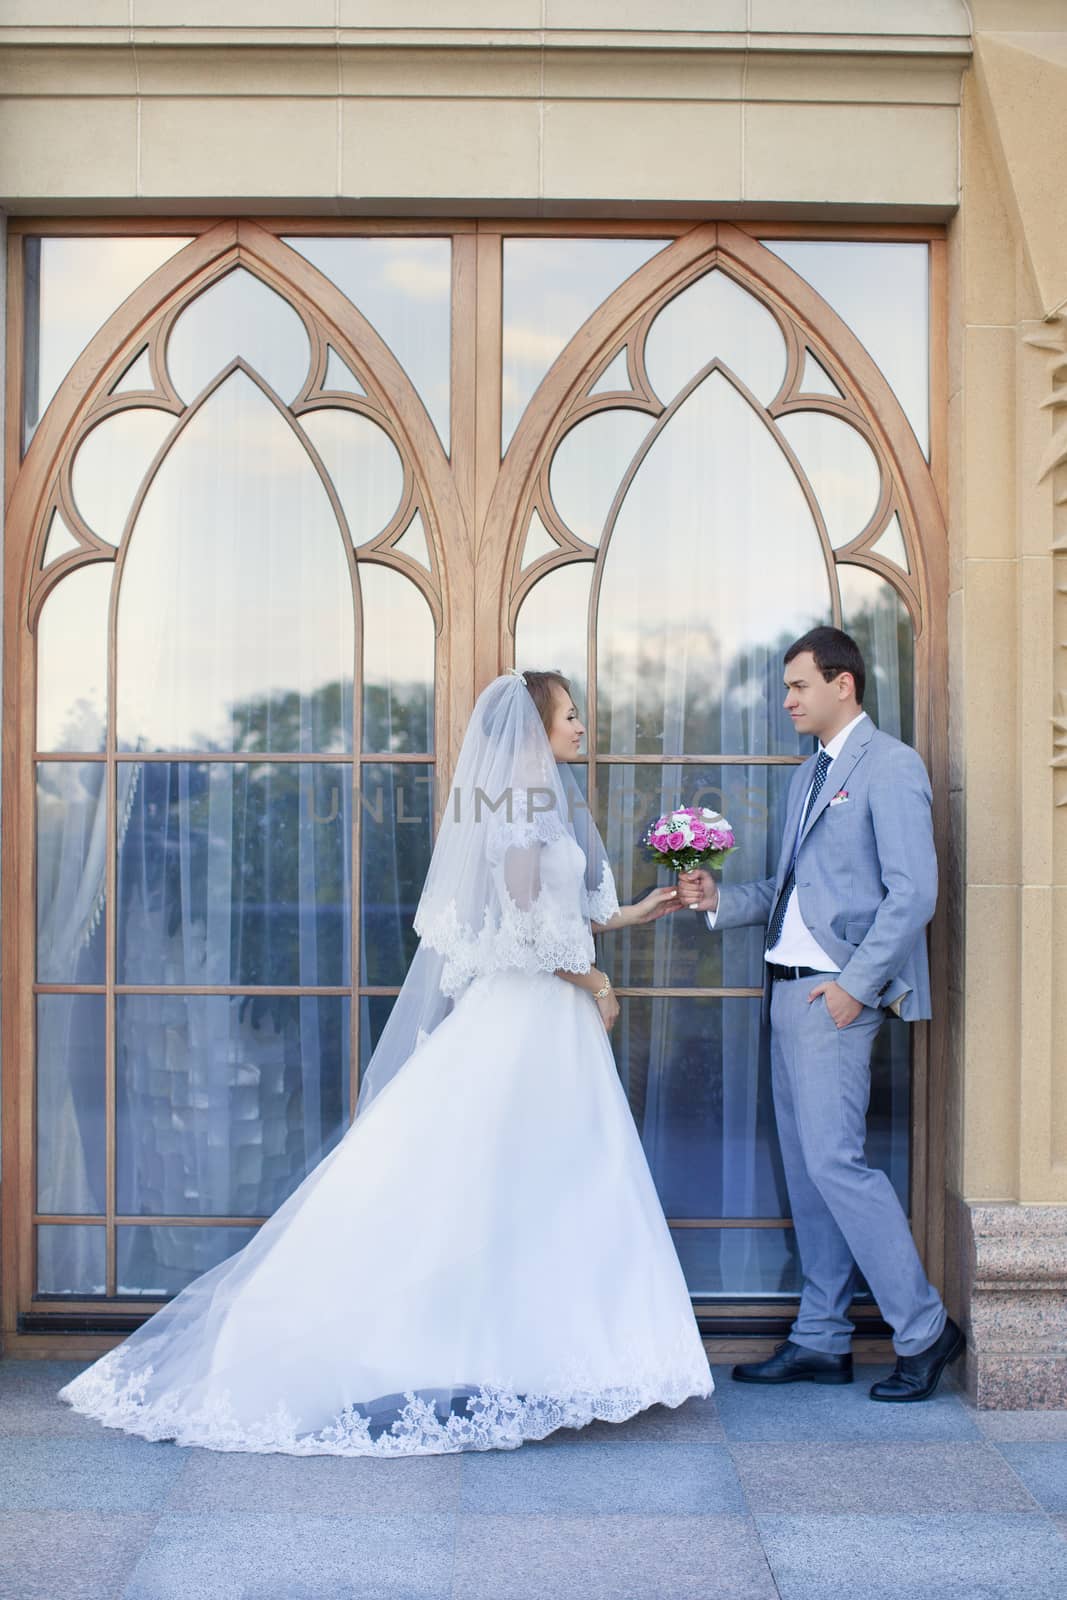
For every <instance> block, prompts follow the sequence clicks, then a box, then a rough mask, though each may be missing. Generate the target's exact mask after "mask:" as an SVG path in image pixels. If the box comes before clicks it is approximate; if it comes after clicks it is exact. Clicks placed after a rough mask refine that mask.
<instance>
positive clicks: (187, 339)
mask: <svg viewBox="0 0 1067 1600" xmlns="http://www.w3.org/2000/svg"><path fill="white" fill-rule="evenodd" d="M234 356H241V357H243V358H244V360H245V361H247V362H248V365H249V366H250V367H251V368H252V369H253V370H254V371H255V372H258V373H259V375H260V377H261V378H265V379H266V381H267V383H269V384H270V386H271V388H272V389H273V390H274V392H275V394H276V395H277V396H278V397H279V399H281V400H284V401H286V402H288V401H290V400H295V399H296V397H297V395H298V394H299V392H300V390H301V389H302V388H303V386H304V383H305V381H306V379H307V375H308V367H309V366H310V364H311V345H310V343H309V341H308V336H307V329H306V328H305V327H304V324H303V323H302V322H301V320H300V318H299V317H298V316H297V314H296V312H295V311H294V310H293V308H292V306H291V305H289V304H288V303H287V302H286V301H285V300H283V299H282V297H281V295H280V294H275V292H274V290H273V289H268V288H267V285H266V284H265V283H262V282H261V281H260V279H259V278H257V277H255V276H254V275H253V274H252V273H251V272H247V271H246V270H245V268H244V267H237V268H235V270H234V271H233V272H228V273H227V274H226V276H225V277H224V278H219V279H218V280H217V281H216V282H215V283H213V284H212V285H211V287H210V288H209V289H205V290H204V292H203V294H199V295H197V297H196V299H195V300H194V301H192V303H191V304H190V305H189V306H187V307H186V309H185V310H184V311H183V312H182V313H181V315H180V316H179V318H178V320H177V322H176V323H175V324H174V327H173V328H172V329H171V334H170V338H169V339H168V340H167V369H168V371H169V372H170V377H171V382H172V383H173V384H174V387H175V389H177V391H178V393H179V394H180V395H181V397H182V399H183V400H185V401H186V402H192V401H193V400H195V399H196V397H197V395H198V394H199V393H200V391H201V390H202V389H203V388H204V386H205V384H208V383H210V382H211V380H212V378H213V377H214V376H215V374H216V373H217V372H221V371H222V369H223V367H225V366H226V365H227V364H228V363H229V362H230V361H231V360H232V359H233V357H234Z"/></svg>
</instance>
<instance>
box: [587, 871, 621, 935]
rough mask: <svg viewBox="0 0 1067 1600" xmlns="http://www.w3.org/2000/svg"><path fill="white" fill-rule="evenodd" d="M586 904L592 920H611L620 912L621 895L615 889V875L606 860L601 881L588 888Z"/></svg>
mask: <svg viewBox="0 0 1067 1600" xmlns="http://www.w3.org/2000/svg"><path fill="white" fill-rule="evenodd" d="M585 904H586V910H587V912H588V914H589V920H590V922H599V923H605V922H610V921H611V919H612V917H617V916H618V914H619V896H618V893H617V892H616V889H615V877H614V874H613V873H612V870H611V868H610V866H609V865H608V863H607V862H606V861H605V862H604V870H603V872H602V873H601V874H600V882H599V884H598V885H597V887H596V888H595V889H587V890H586V894H585Z"/></svg>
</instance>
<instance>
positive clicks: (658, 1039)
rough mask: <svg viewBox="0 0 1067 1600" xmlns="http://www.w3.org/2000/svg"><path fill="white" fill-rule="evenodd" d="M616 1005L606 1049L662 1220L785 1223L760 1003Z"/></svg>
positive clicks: (629, 1001)
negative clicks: (611, 1055)
mask: <svg viewBox="0 0 1067 1600" xmlns="http://www.w3.org/2000/svg"><path fill="white" fill-rule="evenodd" d="M705 937H711V936H710V935H708V934H707V930H705ZM619 1004H620V1007H621V1014H620V1016H619V1020H618V1022H617V1023H616V1025H615V1028H614V1030H613V1034H612V1043H613V1048H614V1050H615V1053H616V1058H617V1061H618V1066H619V1073H620V1076H621V1078H622V1082H623V1086H624V1088H625V1089H626V1092H627V1096H628V1098H629V1101H630V1109H631V1110H632V1111H633V1114H634V1120H635V1121H636V1123H637V1126H638V1130H639V1132H640V1134H641V1142H642V1144H643V1146H644V1150H645V1155H646V1156H647V1157H648V1163H649V1166H650V1167H651V1169H652V1175H653V1177H654V1178H655V1180H656V1186H657V1189H658V1190H659V1196H660V1199H661V1201H662V1202H663V1209H664V1211H665V1212H666V1214H667V1216H668V1217H669V1218H671V1219H675V1218H682V1217H689V1218H693V1217H788V1216H789V1202H788V1197H787V1195H786V1188H785V1178H784V1175H783V1172H782V1166H781V1159H780V1157H779V1154H778V1145H777V1139H776V1135H775V1124H774V1111H773V1107H772V1103H771V1078H770V1042H769V1035H768V1034H767V1032H766V1030H764V1029H761V1026H760V1001H759V1000H758V999H727V1000H711V999H707V1000H701V999H692V1000H681V999H678V998H674V999H670V1000H660V999H638V998H627V997H626V996H624V997H623V998H622V999H621V1000H620V1002H619Z"/></svg>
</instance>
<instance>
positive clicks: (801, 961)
mask: <svg viewBox="0 0 1067 1600" xmlns="http://www.w3.org/2000/svg"><path fill="white" fill-rule="evenodd" d="M866 715H867V713H866V711H861V712H860V714H859V716H858V717H853V719H852V721H851V722H849V723H846V724H845V726H844V727H843V728H842V729H841V731H840V732H839V733H835V734H834V736H833V738H832V739H831V740H830V742H829V744H823V743H822V741H821V740H820V741H819V748H820V750H825V751H826V754H827V755H828V756H829V757H830V766H829V769H828V771H827V773H826V779H825V783H826V784H829V783H830V781H831V780H832V778H833V775H834V763H835V761H836V760H837V758H838V756H839V755H840V754H841V751H842V749H843V748H844V744H845V741H846V739H847V738H848V736H849V734H850V733H851V732H852V730H853V728H855V727H856V726H857V724H858V723H860V722H862V721H863V719H864V717H865V716H866ZM814 781H815V779H814V771H813V774H812V783H814ZM824 786H825V785H824ZM810 794H811V784H810V783H809V785H808V788H807V793H806V794H805V796H804V803H803V805H802V806H801V808H800V815H801V817H803V815H804V812H805V810H806V808H807V804H808V795H810ZM704 916H705V917H706V919H707V924H708V927H709V928H714V926H715V919H716V917H717V916H718V908H716V910H715V911H705V913H704ZM764 960H765V961H773V962H775V963H777V964H778V965H779V966H783V967H814V968H815V970H816V972H840V971H841V968H840V967H839V966H838V964H837V962H836V961H831V960H830V957H829V956H828V955H827V954H826V951H825V950H824V949H823V947H822V945H821V944H819V942H818V940H817V939H816V938H815V937H814V935H813V934H812V932H811V930H810V929H809V928H808V926H807V924H806V923H805V921H804V918H803V917H802V916H801V915H800V906H799V905H798V903H797V891H796V884H794V885H793V888H792V889H791V890H790V891H789V900H788V903H787V905H786V908H785V921H784V922H783V923H782V932H781V935H780V937H779V939H778V943H777V944H776V945H775V947H774V949H773V950H766V951H765V952H764Z"/></svg>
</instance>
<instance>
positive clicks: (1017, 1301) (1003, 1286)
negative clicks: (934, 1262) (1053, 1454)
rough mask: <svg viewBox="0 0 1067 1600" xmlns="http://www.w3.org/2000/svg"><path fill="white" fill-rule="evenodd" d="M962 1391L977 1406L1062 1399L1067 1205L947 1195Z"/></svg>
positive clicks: (1066, 1390) (1065, 1397)
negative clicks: (961, 1332)
mask: <svg viewBox="0 0 1067 1600" xmlns="http://www.w3.org/2000/svg"><path fill="white" fill-rule="evenodd" d="M949 1206H950V1208H952V1209H953V1210H954V1211H955V1218H954V1222H955V1226H954V1228H953V1229H952V1230H951V1231H952V1232H953V1233H954V1234H955V1237H956V1248H957V1251H958V1254H959V1261H958V1263H957V1264H958V1267H959V1294H960V1310H961V1313H962V1316H963V1319H964V1322H965V1324H966V1327H967V1333H968V1351H967V1372H966V1383H967V1390H968V1393H969V1394H970V1396H971V1398H972V1400H973V1401H974V1403H975V1405H977V1406H978V1407H980V1408H981V1409H983V1410H997V1411H999V1410H1033V1411H1043V1410H1053V1409H1057V1408H1060V1407H1064V1406H1067V1206H1063V1205H1022V1204H1017V1203H1014V1202H1007V1201H1005V1202H1003V1203H1000V1204H989V1203H986V1202H982V1201H972V1202H968V1201H965V1200H961V1199H959V1198H958V1197H956V1196H952V1195H950V1196H949Z"/></svg>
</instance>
